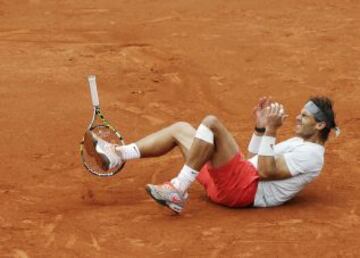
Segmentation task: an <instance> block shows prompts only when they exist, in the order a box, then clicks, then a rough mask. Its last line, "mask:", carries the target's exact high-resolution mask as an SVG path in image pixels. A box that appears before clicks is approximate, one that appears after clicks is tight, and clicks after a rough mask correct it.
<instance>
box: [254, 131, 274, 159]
mask: <svg viewBox="0 0 360 258" xmlns="http://www.w3.org/2000/svg"><path fill="white" fill-rule="evenodd" d="M275 141H276V138H275V137H272V136H263V137H262V140H261V144H260V148H259V152H258V155H259V156H268V157H271V156H275V150H274V146H275Z"/></svg>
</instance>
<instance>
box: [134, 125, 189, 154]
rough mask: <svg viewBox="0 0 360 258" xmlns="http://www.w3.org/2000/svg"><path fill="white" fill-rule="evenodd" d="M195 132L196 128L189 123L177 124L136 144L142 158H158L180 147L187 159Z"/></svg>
mask: <svg viewBox="0 0 360 258" xmlns="http://www.w3.org/2000/svg"><path fill="white" fill-rule="evenodd" d="M195 132H196V131H195V128H194V127H192V126H191V125H190V124H189V123H186V122H177V123H174V124H172V125H170V126H169V127H166V128H164V129H162V130H160V131H158V132H155V133H153V134H150V135H148V136H146V137H144V138H142V139H141V140H139V141H137V142H136V143H135V144H136V145H137V146H138V148H139V150H140V153H141V157H142V158H147V157H158V156H161V155H164V154H166V153H167V152H169V151H170V150H172V149H173V148H174V147H176V146H178V147H179V148H180V150H181V152H182V154H183V156H184V159H186V158H187V156H188V152H189V149H190V147H191V144H192V142H193V139H194V136H195Z"/></svg>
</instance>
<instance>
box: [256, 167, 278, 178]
mask: <svg viewBox="0 0 360 258" xmlns="http://www.w3.org/2000/svg"><path fill="white" fill-rule="evenodd" d="M258 174H259V177H260V179H262V180H272V179H274V178H275V175H276V169H269V168H267V169H264V168H262V169H258Z"/></svg>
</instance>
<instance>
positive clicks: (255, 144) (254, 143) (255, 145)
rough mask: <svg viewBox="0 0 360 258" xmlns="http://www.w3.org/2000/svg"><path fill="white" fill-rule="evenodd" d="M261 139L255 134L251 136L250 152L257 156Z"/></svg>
mask: <svg viewBox="0 0 360 258" xmlns="http://www.w3.org/2000/svg"><path fill="white" fill-rule="evenodd" d="M261 139H262V136H258V135H256V134H255V133H253V134H252V136H251V140H250V142H249V146H248V151H249V152H251V153H255V154H257V153H258V152H259V147H260V144H261Z"/></svg>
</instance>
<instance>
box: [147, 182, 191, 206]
mask: <svg viewBox="0 0 360 258" xmlns="http://www.w3.org/2000/svg"><path fill="white" fill-rule="evenodd" d="M146 191H147V192H148V194H149V195H150V196H151V198H153V199H154V200H155V201H156V202H157V203H159V204H161V205H164V206H167V207H168V208H170V209H171V210H173V211H175V212H176V213H181V211H182V209H183V208H184V205H185V201H186V199H187V198H188V194H187V193H182V192H180V191H179V190H177V189H176V188H175V187H174V186H173V185H172V184H171V183H170V182H166V183H164V184H161V185H152V184H148V185H146Z"/></svg>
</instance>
